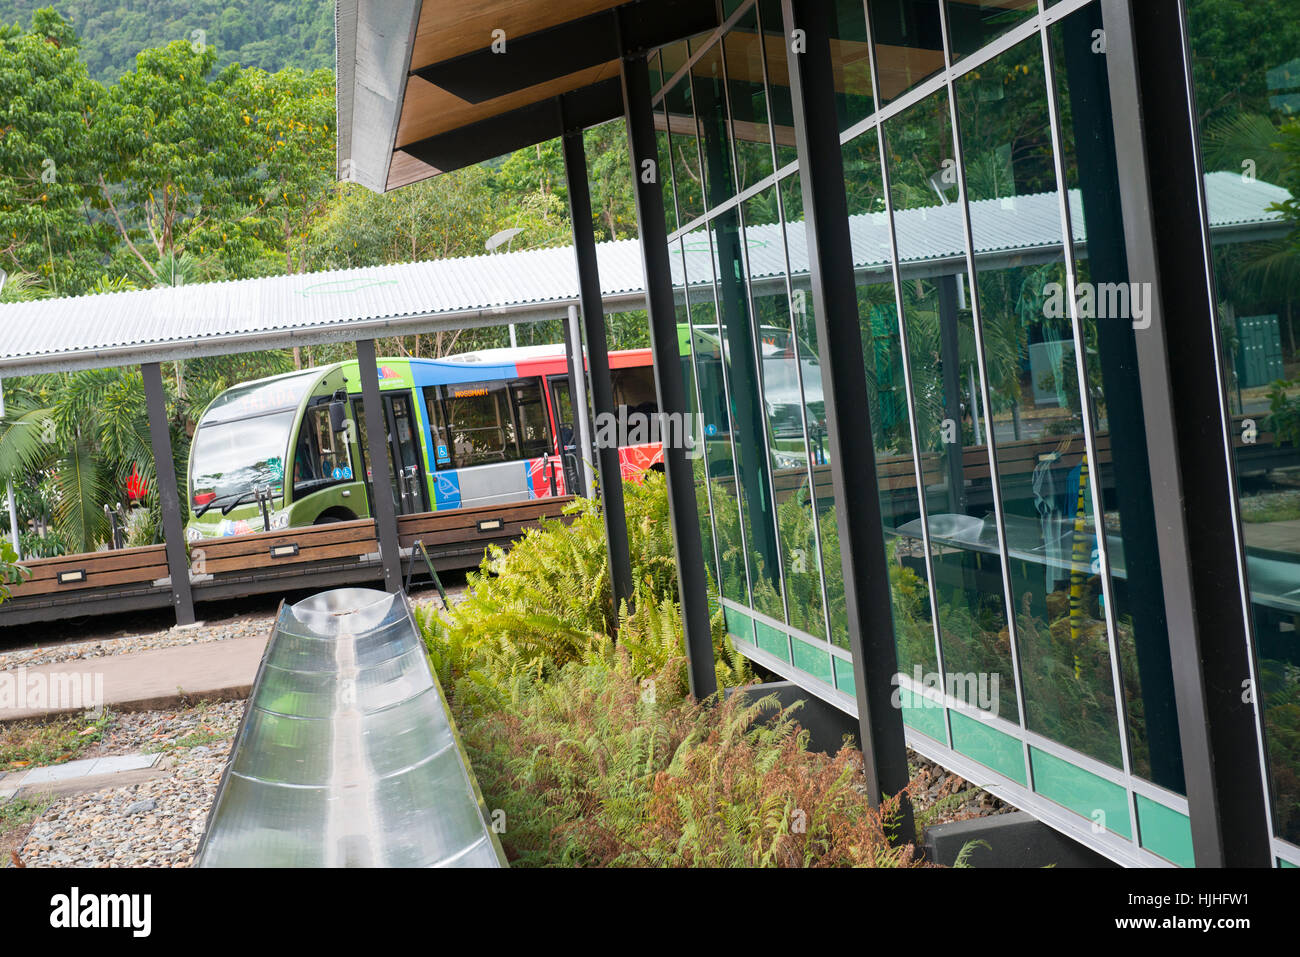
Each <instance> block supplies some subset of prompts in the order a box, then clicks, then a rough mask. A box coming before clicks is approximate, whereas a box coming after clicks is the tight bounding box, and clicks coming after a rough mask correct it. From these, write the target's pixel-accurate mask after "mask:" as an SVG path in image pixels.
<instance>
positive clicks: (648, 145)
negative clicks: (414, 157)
mask: <svg viewBox="0 0 1300 957" xmlns="http://www.w3.org/2000/svg"><path fill="white" fill-rule="evenodd" d="M624 49H625V50H626V47H624ZM620 68H621V69H620V73H621V77H622V84H623V107H624V110H625V111H626V116H627V141H628V153H629V155H630V157H631V160H632V180H633V186H634V189H635V192H634V195H635V198H636V221H637V231H638V235H639V240H640V244H641V262H642V266H643V267H644V270H645V289H646V307H647V312H648V313H649V318H650V347H651V351H652V353H653V356H654V373H655V391H656V394H657V396H658V400H659V411H660V413H662V414H667V415H669V416H673V417H675V418H677V419H678V421H680V422H683V423H684V422H686V421H688V420H687V419H686V418H685V416H686V413H687V411H688V406H687V404H686V386H685V383H684V381H683V376H682V363H681V346H680V343H679V339H678V335H677V307H676V303H675V302H674V300H673V279H672V271H671V269H670V266H669V260H668V230H667V226H666V224H665V221H664V201H663V189H662V186H661V184H660V178H659V170H658V166H659V146H658V142H657V141H656V138H655V125H654V109H653V107H652V106H651V105H650V96H651V90H650V70H649V68H648V66H647V64H646V58H645V55H644V54H641V53H627V52H625V53H624V55H623V56H622V57H621V59H620ZM587 221H588V222H590V217H587ZM845 228H846V229H847V228H848V224H847V220H846V222H845ZM592 378H593V381H594V379H595V370H594V369H593V370H592ZM681 432H682V434H683V435H684V434H685V432H686V430H685V429H683V430H681ZM664 472H665V475H666V477H667V480H668V515H669V519H670V520H671V521H672V526H673V547H674V551H675V552H676V558H677V587H678V591H679V595H680V597H681V606H682V624H683V626H684V628H685V632H686V657H687V661H688V664H689V670H690V687H691V694H693V695H695V697H696V698H703V697H706V696H708V695H711V694H713V693H714V692H715V691H716V690H717V677H716V675H715V673H714V670H713V638H712V635H711V633H710V626H709V593H708V587H709V586H708V578H707V576H706V575H705V573H704V551H703V545H702V539H701V537H700V517H699V510H698V507H697V505H696V500H695V474H694V471H693V470H692V468H691V462H690V461H689V460H688V459H687V458H686V450H685V448H682V447H681V446H675V445H673V444H671V443H668V442H665V443H664Z"/></svg>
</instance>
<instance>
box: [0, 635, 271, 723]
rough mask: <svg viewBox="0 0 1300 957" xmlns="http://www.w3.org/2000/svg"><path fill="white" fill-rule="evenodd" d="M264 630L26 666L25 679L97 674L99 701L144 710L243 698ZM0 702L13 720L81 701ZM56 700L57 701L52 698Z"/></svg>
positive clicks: (4, 715)
mask: <svg viewBox="0 0 1300 957" xmlns="http://www.w3.org/2000/svg"><path fill="white" fill-rule="evenodd" d="M269 631H270V630H269V629H268V634H267V635H265V636H261V637H257V638H231V639H228V640H226V641H208V642H201V643H199V644H193V645H179V646H176V647H172V648H159V649H157V650H155V651H143V652H138V653H135V654H125V655H107V656H105V657H103V658H89V659H78V660H74V661H64V662H59V663H57V664H51V665H38V666H36V667H32V668H27V669H26V679H27V681H28V682H30V681H32V680H33V678H34V677H35V678H36V680H45V681H46V682H48V684H49V685H50V686H51V687H56V686H57V684H58V682H57V680H56V679H54V678H53V677H52V676H54V675H65V676H66V675H68V674H76V675H79V676H81V675H90V676H92V678H93V676H102V678H103V683H102V687H103V693H104V701H103V704H104V705H105V706H107V707H108V708H111V709H113V710H116V711H150V710H154V709H158V708H168V707H172V706H174V705H176V704H177V703H180V702H191V701H230V700H234V699H238V698H246V697H247V696H248V693H249V692H250V691H251V690H252V686H253V678H254V677H255V676H256V674H257V666H258V664H259V663H260V662H261V660H262V652H263V651H264V650H265V649H266V641H267V638H269V637H270V634H269ZM41 704H42V706H41V707H35V708H29V707H23V706H22V705H23V702H22V701H18V702H17V703H16V705H15V706H5V707H0V722H6V721H19V720H22V719H24V718H38V717H44V716H47V715H52V714H72V713H78V712H80V711H82V710H83V709H82V708H81V707H69V708H60V707H57V706H53V707H52V706H49V704H50V703H47V702H42V703H41ZM54 704H55V705H57V702H55V703H54Z"/></svg>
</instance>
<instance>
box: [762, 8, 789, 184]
mask: <svg viewBox="0 0 1300 957" xmlns="http://www.w3.org/2000/svg"><path fill="white" fill-rule="evenodd" d="M758 14H759V22H760V23H761V24H762V27H763V47H764V49H765V50H766V53H767V84H768V86H767V92H768V102H769V107H770V109H771V111H772V137H773V139H775V140H776V165H777V166H778V167H783V166H788V165H789V164H791V163H793V162H794V161H795V160H796V159H798V158H799V154H798V150H796V149H795V142H794V105H793V101H792V100H791V99H790V62H789V49H790V48H789V47H788V46H787V45H786V42H785V25H784V21H783V20H782V19H781V0H759V2H758Z"/></svg>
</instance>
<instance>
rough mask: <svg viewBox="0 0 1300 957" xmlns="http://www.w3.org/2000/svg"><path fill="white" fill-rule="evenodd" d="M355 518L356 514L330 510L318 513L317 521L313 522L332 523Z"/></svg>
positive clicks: (319, 523) (320, 523)
mask: <svg viewBox="0 0 1300 957" xmlns="http://www.w3.org/2000/svg"><path fill="white" fill-rule="evenodd" d="M355 518H356V516H355V515H350V514H347V513H345V512H342V511H328V512H321V513H320V514H319V515H317V516H316V521H314V522H312V524H313V525H332V524H334V523H335V522H350V521H352V520H353V519H355Z"/></svg>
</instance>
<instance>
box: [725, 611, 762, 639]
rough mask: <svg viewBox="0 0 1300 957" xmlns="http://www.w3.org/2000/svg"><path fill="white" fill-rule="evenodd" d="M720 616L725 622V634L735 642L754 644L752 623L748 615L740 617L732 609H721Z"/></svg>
mask: <svg viewBox="0 0 1300 957" xmlns="http://www.w3.org/2000/svg"><path fill="white" fill-rule="evenodd" d="M722 615H723V617H724V618H725V619H726V621H727V634H729V635H730V636H731V637H732V638H735V639H736V640H737V641H747V642H749V643H750V644H751V645H752V644H753V643H754V623H753V621H751V620H750V617H749V616H748V615H742V614H741V613H740V612H738V611H736V609H734V608H727V607H725V606H724V607H723V609H722Z"/></svg>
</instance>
